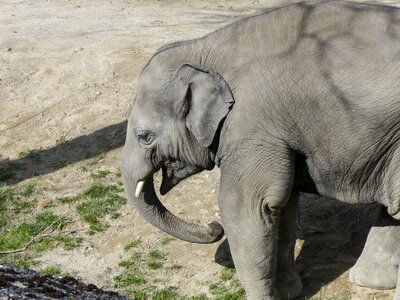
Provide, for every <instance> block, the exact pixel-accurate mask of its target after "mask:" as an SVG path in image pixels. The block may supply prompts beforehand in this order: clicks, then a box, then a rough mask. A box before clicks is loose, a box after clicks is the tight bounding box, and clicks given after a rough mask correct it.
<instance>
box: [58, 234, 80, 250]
mask: <svg viewBox="0 0 400 300" xmlns="http://www.w3.org/2000/svg"><path fill="white" fill-rule="evenodd" d="M56 240H57V241H60V242H62V243H63V247H64V250H67V251H69V250H73V249H75V248H78V247H79V246H80V245H81V244H82V241H83V238H82V237H70V236H63V235H59V236H58V237H57V238H56Z"/></svg>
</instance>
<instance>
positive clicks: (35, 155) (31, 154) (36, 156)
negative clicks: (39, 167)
mask: <svg viewBox="0 0 400 300" xmlns="http://www.w3.org/2000/svg"><path fill="white" fill-rule="evenodd" d="M18 157H20V158H24V157H26V158H28V159H30V160H31V161H32V162H35V163H39V162H41V161H42V157H41V155H40V153H39V151H38V150H36V149H29V150H24V151H21V152H20V153H18Z"/></svg>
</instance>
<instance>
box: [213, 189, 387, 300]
mask: <svg viewBox="0 0 400 300" xmlns="http://www.w3.org/2000/svg"><path fill="white" fill-rule="evenodd" d="M378 212H379V206H378V205H349V204H344V203H341V202H339V201H337V200H333V199H327V198H322V197H319V196H315V195H309V194H302V195H301V197H300V203H299V213H298V228H297V242H296V249H295V254H296V268H297V270H298V271H299V273H300V275H301V277H302V281H303V286H304V290H303V295H302V297H301V298H299V299H304V297H306V298H309V297H310V296H312V295H315V294H316V293H317V292H318V291H319V290H321V288H322V289H323V287H324V286H325V285H327V284H329V283H330V282H332V281H334V280H335V279H336V278H338V277H339V276H341V275H342V274H343V273H345V272H346V271H347V270H348V269H349V268H351V267H352V266H353V265H354V264H355V263H356V261H357V258H358V257H359V256H360V254H361V251H362V249H363V247H364V244H365V241H366V238H367V235H368V232H369V230H370V228H371V226H372V225H373V222H374V220H375V219H376V215H377V214H378ZM215 261H216V262H217V263H218V264H220V265H223V266H225V267H231V268H232V267H234V264H233V261H232V257H231V254H230V249H229V243H228V240H225V241H223V242H222V243H221V244H220V246H219V247H218V249H217V252H216V254H215Z"/></svg>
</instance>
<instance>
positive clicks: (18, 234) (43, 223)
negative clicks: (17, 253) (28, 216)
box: [0, 212, 58, 251]
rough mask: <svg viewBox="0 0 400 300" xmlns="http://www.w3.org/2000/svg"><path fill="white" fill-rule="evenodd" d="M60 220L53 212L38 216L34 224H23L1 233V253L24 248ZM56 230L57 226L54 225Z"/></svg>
mask: <svg viewBox="0 0 400 300" xmlns="http://www.w3.org/2000/svg"><path fill="white" fill-rule="evenodd" d="M57 219H58V216H57V215H55V214H53V213H51V212H44V213H40V214H38V215H36V218H35V221H34V222H33V223H22V224H20V225H19V226H17V227H14V228H11V229H9V230H2V231H0V251H7V250H15V249H18V248H22V247H24V246H25V245H26V244H27V243H28V242H29V241H30V240H31V239H32V238H33V237H34V236H36V235H38V234H39V233H40V232H41V231H42V230H44V229H45V228H47V227H48V226H50V225H51V224H52V223H54V222H55V221H56V220H57ZM53 226H54V229H56V228H57V224H54V225H53Z"/></svg>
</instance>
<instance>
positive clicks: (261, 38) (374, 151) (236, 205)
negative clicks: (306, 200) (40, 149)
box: [122, 2, 400, 300]
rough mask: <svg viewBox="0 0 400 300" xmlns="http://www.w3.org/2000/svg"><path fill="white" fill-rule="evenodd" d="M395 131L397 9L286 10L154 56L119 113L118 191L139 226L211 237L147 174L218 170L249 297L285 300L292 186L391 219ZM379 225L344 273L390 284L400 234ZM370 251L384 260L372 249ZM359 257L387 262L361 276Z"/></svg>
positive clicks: (399, 120)
mask: <svg viewBox="0 0 400 300" xmlns="http://www.w3.org/2000/svg"><path fill="white" fill-rule="evenodd" d="M399 129H400V11H399V10H398V9H394V8H388V7H382V6H372V5H360V4H351V3H346V2H324V3H319V4H318V3H317V4H313V3H306V4H304V3H303V4H297V5H292V6H288V7H284V8H280V9H276V10H273V11H270V12H268V13H265V14H262V15H259V16H254V17H250V18H247V19H245V20H242V21H240V22H238V23H234V24H233V25H230V26H227V27H225V28H222V29H220V30H218V31H216V32H214V33H212V34H210V35H208V36H206V37H204V38H201V39H197V40H192V41H188V42H183V43H176V44H173V45H170V46H167V47H164V48H162V49H160V50H159V51H158V52H157V53H156V55H155V56H154V57H153V58H152V59H151V61H150V62H149V63H148V65H147V66H146V67H145V69H144V70H143V72H142V74H141V75H140V78H139V83H138V90H137V96H136V100H135V103H134V106H133V110H132V113H131V115H130V117H129V122H128V131H127V139H126V145H125V148H124V154H123V161H122V167H123V177H124V185H125V189H126V192H127V194H128V197H129V199H130V200H131V202H132V203H133V205H134V207H135V208H136V209H137V210H138V211H139V212H140V214H141V215H142V216H143V217H144V218H145V219H146V220H148V221H149V222H150V223H152V224H153V225H155V226H157V227H158V228H160V229H161V230H163V231H165V232H168V233H170V234H172V235H174V236H175V237H178V238H180V239H183V240H186V241H190V242H196V243H211V242H215V241H217V240H219V239H220V238H221V237H222V235H223V229H222V227H221V225H219V224H218V223H215V222H214V223H212V224H210V225H209V226H208V227H202V226H199V225H194V224H188V223H186V222H184V221H182V220H180V219H179V218H177V217H175V216H174V215H173V214H172V213H170V212H169V211H168V210H167V209H166V208H165V207H164V206H163V205H162V204H161V202H160V201H159V199H158V198H157V196H156V194H155V189H154V185H153V174H154V173H155V172H157V171H158V170H160V169H161V170H162V172H163V181H162V184H161V189H160V191H161V193H162V194H165V193H167V192H168V191H169V190H170V189H171V188H173V186H175V185H176V184H178V183H179V182H180V181H181V180H183V179H184V178H186V177H188V176H190V175H193V174H195V173H198V172H200V171H202V170H205V169H206V170H210V169H212V168H213V167H214V165H215V164H216V165H217V166H219V167H220V169H221V182H220V195H219V206H220V211H221V217H222V222H223V225H224V229H225V233H226V235H227V237H228V239H229V244H230V247H231V251H232V256H233V260H234V262H235V266H236V269H237V273H238V276H239V279H240V281H241V283H242V284H243V287H244V288H245V290H246V294H247V297H248V299H251V300H259V299H279V298H282V299H288V298H293V297H295V296H296V295H298V294H300V293H301V289H302V284H301V280H300V277H299V275H298V274H297V273H296V272H295V270H294V267H293V248H294V241H295V224H294V223H295V222H294V220H295V215H296V206H297V194H298V192H309V193H316V194H320V195H324V196H328V197H332V198H336V199H339V200H341V201H344V202H347V203H371V202H378V203H380V204H382V206H383V207H385V214H388V216H390V218H392V217H393V218H395V219H400V189H399V184H400V178H399V175H400V172H399V170H400V168H399V166H398V164H399V150H400V148H398V144H399V138H400V130H399ZM139 181H145V184H144V188H143V191H142V192H141V193H139V194H138V197H136V196H135V187H136V184H137V183H138V182H139ZM386 211H387V213H386ZM388 216H386V217H385V218H388ZM381 218H384V216H383V217H381ZM378 225H379V224H378ZM380 228H382V227H379V226H377V227H375V228H374V229H373V231H371V234H370V236H369V238H368V241H367V245H366V247H365V249H364V252H363V254H362V255H361V257H360V260H359V261H358V262H357V265H356V267H355V268H354V269H353V270H352V273H351V279H352V280H353V281H354V282H356V283H358V284H365V285H368V284H371V285H375V286H374V287H388V286H389V285H390V286H393V285H395V284H396V281H397V278H396V277H397V270H398V266H397V265H396V264H398V262H397V261H398V259H397V258H396V255H397V256H398V253H396V251H398V245H397V246H396V245H395V244H396V239H395V238H394V236H396V232H398V233H399V234H400V231H399V230H398V229H397V230H396V226H394V227H391V226H387V227H383V228H385V229H384V232H385V235H382V234H381V233H380V232H379V231H378V230H379V229H380ZM399 234H397V236H399ZM378 245H380V248H379V249H380V251H381V252H382V253H386V254H387V255H386V254H385V255H386V256H385V255H383V254H382V255H378V254H376V253H377V251H375V250H374V249H376V248H377V247H378ZM393 248H396V249H393ZM385 257H394V259H393V261H389V258H387V259H385ZM366 262H371V263H372V264H373V265H374V266H373V268H374V269H373V270H376V269H377V268H381V269H384V268H385V266H387V265H390V264H394V267H393V268H392V269H391V271H389V273H390V274H388V276H386V277H385V276H382V280H380V278H377V279H374V280H372V281H373V282H368V278H367V279H365V278H366V277H368V276H367V275H366V274H368V273H370V271H371V268H369V267H368V264H367V263H366ZM393 278H394V279H393ZM390 280H392V282H388V281H390ZM399 295H400V288H398V291H397V299H400V296H399Z"/></svg>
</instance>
